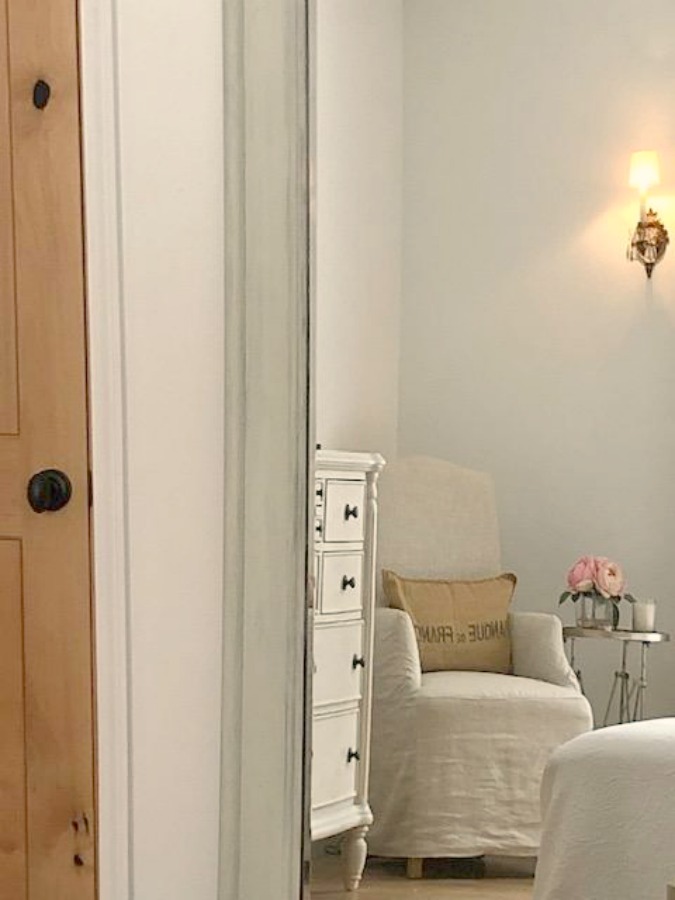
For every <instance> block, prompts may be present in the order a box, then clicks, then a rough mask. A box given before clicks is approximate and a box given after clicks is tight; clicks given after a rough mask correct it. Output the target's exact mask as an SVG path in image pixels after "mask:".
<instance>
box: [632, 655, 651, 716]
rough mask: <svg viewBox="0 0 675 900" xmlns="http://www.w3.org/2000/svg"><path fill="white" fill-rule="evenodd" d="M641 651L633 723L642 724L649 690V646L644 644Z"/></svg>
mask: <svg viewBox="0 0 675 900" xmlns="http://www.w3.org/2000/svg"><path fill="white" fill-rule="evenodd" d="M640 646H641V651H640V680H639V681H638V683H637V687H636V689H635V706H634V707H633V717H632V721H633V722H640V721H641V720H642V719H643V718H644V714H645V691H646V690H647V651H648V650H649V644H648V643H647V642H643V643H642V644H641V645H640Z"/></svg>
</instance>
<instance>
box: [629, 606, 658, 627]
mask: <svg viewBox="0 0 675 900" xmlns="http://www.w3.org/2000/svg"><path fill="white" fill-rule="evenodd" d="M633 631H656V603H655V602H654V601H653V600H640V601H638V602H637V603H634V604H633Z"/></svg>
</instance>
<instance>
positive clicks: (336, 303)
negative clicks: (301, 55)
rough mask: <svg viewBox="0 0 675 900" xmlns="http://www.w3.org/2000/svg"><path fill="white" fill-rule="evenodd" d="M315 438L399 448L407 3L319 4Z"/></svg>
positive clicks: (330, 443) (390, 450) (354, 446)
mask: <svg viewBox="0 0 675 900" xmlns="http://www.w3.org/2000/svg"><path fill="white" fill-rule="evenodd" d="M316 10H317V52H316V91H317V96H316V110H317V115H316V119H315V140H316V144H315V148H316V152H315V166H314V172H313V182H314V184H315V191H316V194H315V218H314V222H315V233H314V260H315V269H314V279H315V280H314V289H315V291H316V317H317V321H316V383H315V385H316V410H317V421H316V434H317V440H318V441H319V442H321V443H322V444H323V446H324V447H326V448H335V449H344V450H378V451H380V452H382V453H384V454H385V455H386V456H391V455H393V454H394V452H395V450H396V434H397V415H398V364H399V345H398V342H399V310H400V296H401V268H400V258H401V229H402V223H401V203H402V187H401V183H402V174H401V167H402V115H403V114H402V91H403V86H402V52H403V48H402V33H401V26H402V0H368V2H367V3H364V2H363V0H317V2H316Z"/></svg>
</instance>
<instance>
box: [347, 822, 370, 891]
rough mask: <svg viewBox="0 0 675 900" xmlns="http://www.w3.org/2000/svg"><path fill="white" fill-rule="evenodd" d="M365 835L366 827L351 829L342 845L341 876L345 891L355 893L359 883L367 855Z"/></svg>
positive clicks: (366, 832)
mask: <svg viewBox="0 0 675 900" xmlns="http://www.w3.org/2000/svg"><path fill="white" fill-rule="evenodd" d="M367 834H368V826H367V825H362V826H360V827H359V828H352V830H351V831H350V832H349V833H348V834H346V835H345V839H344V841H343V844H342V874H343V878H344V883H345V890H348V891H356V890H358V887H359V884H360V883H361V876H362V875H363V870H364V868H365V865H366V855H367V853H368V846H367V844H366V835H367Z"/></svg>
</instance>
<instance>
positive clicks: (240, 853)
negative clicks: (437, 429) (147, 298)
mask: <svg viewBox="0 0 675 900" xmlns="http://www.w3.org/2000/svg"><path fill="white" fill-rule="evenodd" d="M306 6H307V4H306V0H225V7H224V8H225V29H224V32H225V54H224V57H225V66H226V70H225V108H226V111H227V121H226V134H225V138H226V151H225V155H226V234H227V236H228V240H227V246H226V272H227V276H226V277H227V285H226V340H227V346H226V354H227V358H226V416H227V421H228V422H229V424H230V427H229V428H227V427H226V432H228V437H227V439H226V440H227V446H226V482H225V496H226V498H227V500H226V526H225V538H226V541H225V543H226V548H225V554H226V558H225V610H224V633H223V641H224V644H223V646H224V651H223V652H224V668H223V697H224V705H223V740H222V747H223V762H222V796H221V864H220V872H221V877H220V892H219V897H220V900H258V898H262V897H270V898H272V897H274V898H278V900H297V898H298V897H299V895H300V889H301V880H302V878H301V873H302V858H301V857H302V853H301V848H302V836H303V835H302V832H303V827H302V826H303V764H302V762H303V741H304V727H303V725H304V644H305V619H306V611H305V591H306V583H305V579H306V559H307V523H308V510H309V501H308V490H307V488H308V470H309V458H310V453H309V448H308V441H309V424H308V387H309V374H308V372H309V297H308V275H307V273H308V250H307V233H308V228H307V219H308V188H307V181H308V174H307V96H306V95H307V8H306Z"/></svg>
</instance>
